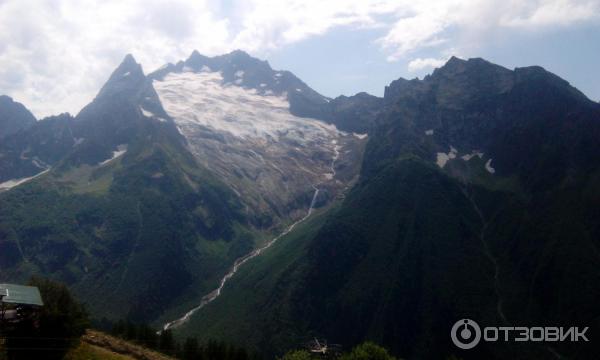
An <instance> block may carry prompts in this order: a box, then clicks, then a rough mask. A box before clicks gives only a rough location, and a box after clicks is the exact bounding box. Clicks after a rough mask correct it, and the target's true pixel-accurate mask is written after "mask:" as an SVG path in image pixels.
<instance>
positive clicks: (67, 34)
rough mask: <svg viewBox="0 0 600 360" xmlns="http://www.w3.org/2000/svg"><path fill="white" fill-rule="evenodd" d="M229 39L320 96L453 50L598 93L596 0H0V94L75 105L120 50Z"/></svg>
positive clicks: (162, 52)
mask: <svg viewBox="0 0 600 360" xmlns="http://www.w3.org/2000/svg"><path fill="white" fill-rule="evenodd" d="M194 49H197V50H198V51H200V52H201V53H203V54H206V55H219V54H223V53H227V52H229V51H232V50H234V49H242V50H245V51H247V52H249V53H250V54H252V55H254V56H256V57H259V58H262V59H267V60H268V61H269V62H270V63H271V65H272V66H273V67H274V68H276V69H286V70H290V71H292V72H294V73H295V74H296V75H297V76H298V77H300V78H301V79H303V80H304V81H305V82H306V83H308V84H309V85H310V86H311V87H313V88H314V89H315V90H317V91H319V92H321V93H323V94H324V95H327V96H331V97H334V96H337V95H340V94H345V95H351V94H354V93H357V92H360V91H366V92H369V93H371V94H375V95H382V94H383V88H384V86H385V85H386V84H388V83H389V82H391V81H392V80H394V79H397V78H398V77H404V78H414V77H423V76H424V75H426V74H428V73H430V72H431V71H432V70H433V68H434V67H437V66H441V65H442V64H443V63H444V62H445V61H446V60H447V59H448V58H449V57H450V56H451V55H455V56H458V57H461V58H469V57H483V58H485V59H487V60H489V61H492V62H495V63H498V64H500V65H503V66H506V67H508V68H514V67H519V66H528V65H541V66H543V67H545V68H546V69H548V70H549V71H552V72H554V73H556V74H558V75H559V76H561V77H563V78H564V79H566V80H567V81H569V82H570V83H571V84H573V85H574V86H576V87H577V88H579V89H580V90H581V91H583V92H584V93H585V94H586V95H588V96H589V97H590V98H592V99H593V100H596V101H598V100H600V74H599V72H598V70H597V68H598V64H600V0H427V1H426V0H328V1H322V0H278V1H269V0H228V1H217V0H171V1H161V0H0V94H6V95H9V96H12V97H13V98H15V100H17V101H20V102H22V103H24V104H25V105H26V106H27V107H28V108H30V109H31V110H32V111H33V112H34V114H35V115H36V116H37V117H38V118H41V117H43V116H47V115H51V114H56V113H60V112H65V111H68V112H71V113H73V114H76V113H77V112H78V111H79V110H80V109H81V108H82V107H83V106H84V105H85V104H87V103H89V102H90V101H91V100H92V99H93V97H94V96H95V94H96V93H97V92H98V90H99V89H100V87H101V86H102V84H103V83H104V82H105V81H106V79H107V78H108V76H109V75H110V73H111V72H112V70H113V69H114V68H115V67H116V66H117V65H118V64H119V62H120V61H121V59H122V58H123V57H124V55H125V54H127V53H132V54H133V55H134V56H135V58H136V59H137V60H138V61H139V62H140V63H142V65H143V67H144V69H145V71H146V72H149V71H152V70H154V69H156V68H158V67H160V66H161V65H163V64H165V63H167V62H176V61H178V60H181V59H184V58H186V57H187V56H189V54H190V53H191V52H192V50H194Z"/></svg>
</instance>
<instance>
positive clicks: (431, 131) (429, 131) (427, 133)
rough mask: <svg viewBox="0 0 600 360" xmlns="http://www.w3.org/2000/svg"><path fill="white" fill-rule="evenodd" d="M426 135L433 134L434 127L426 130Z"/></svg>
mask: <svg viewBox="0 0 600 360" xmlns="http://www.w3.org/2000/svg"><path fill="white" fill-rule="evenodd" d="M425 135H427V136H431V135H433V129H429V130H425Z"/></svg>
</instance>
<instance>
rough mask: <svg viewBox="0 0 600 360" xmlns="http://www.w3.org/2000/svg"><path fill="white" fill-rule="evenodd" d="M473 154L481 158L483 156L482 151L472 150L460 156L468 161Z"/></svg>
mask: <svg viewBox="0 0 600 360" xmlns="http://www.w3.org/2000/svg"><path fill="white" fill-rule="evenodd" d="M475 156H479V158H480V159H481V158H482V157H483V153H482V152H481V151H477V150H473V151H472V152H471V153H470V154H466V155H463V156H461V157H460V158H461V159H463V160H464V161H469V160H471V159H472V158H473V157H475Z"/></svg>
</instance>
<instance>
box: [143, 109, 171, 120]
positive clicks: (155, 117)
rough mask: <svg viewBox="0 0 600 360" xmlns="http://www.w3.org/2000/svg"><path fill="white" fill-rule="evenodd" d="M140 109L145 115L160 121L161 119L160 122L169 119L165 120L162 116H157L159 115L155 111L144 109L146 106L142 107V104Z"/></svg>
mask: <svg viewBox="0 0 600 360" xmlns="http://www.w3.org/2000/svg"><path fill="white" fill-rule="evenodd" d="M140 111H141V112H142V114H143V115H144V116H145V117H149V118H154V119H157V120H158V121H160V122H165V121H167V120H165V119H163V118H161V117H160V116H157V115H156V114H154V113H153V112H151V111H148V110H146V109H144V108H143V107H141V106H140Z"/></svg>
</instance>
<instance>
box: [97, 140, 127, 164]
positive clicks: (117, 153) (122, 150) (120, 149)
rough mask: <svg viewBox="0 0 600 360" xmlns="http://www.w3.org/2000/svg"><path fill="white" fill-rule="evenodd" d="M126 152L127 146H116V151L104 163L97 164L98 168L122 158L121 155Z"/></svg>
mask: <svg viewBox="0 0 600 360" xmlns="http://www.w3.org/2000/svg"><path fill="white" fill-rule="evenodd" d="M126 152H127V144H121V145H119V146H117V150H115V151H113V153H112V156H111V157H110V158H108V159H106V160H104V161H102V162H101V163H100V164H98V165H99V166H102V165H106V164H108V163H109V162H111V161H112V160H114V159H116V158H118V157H119V156H122V155H123V154H125V153H126Z"/></svg>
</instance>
